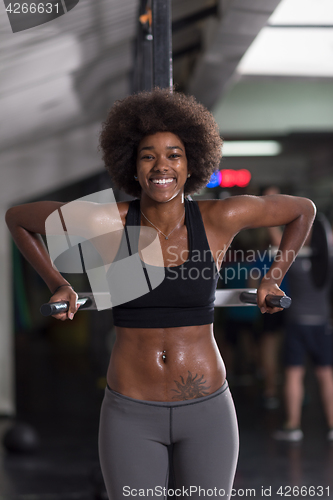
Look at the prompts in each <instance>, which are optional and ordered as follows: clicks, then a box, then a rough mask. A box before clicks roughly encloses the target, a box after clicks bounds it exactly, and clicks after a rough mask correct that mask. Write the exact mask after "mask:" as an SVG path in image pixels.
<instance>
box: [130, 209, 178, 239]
mask: <svg viewBox="0 0 333 500" xmlns="http://www.w3.org/2000/svg"><path fill="white" fill-rule="evenodd" d="M140 212H141V215H143V216H144V218H145V219H146V220H147V221H148V222H149V224H151V225H152V226H154V228H155V229H157V231H158V232H159V233H161V234H163V236H164V238H165V239H166V240H168V239H169V236H170V234H171V233H173V232H174V230H175V229H176V228H177V226H178V224H179V223H180V221H181V220H182V218H183V217H184V215H185V208H184V213H183V215H182V216H181V218H180V219H179V221H178V222H177V224H176V225H175V227H174V228H173V230H172V231H170V233H169V234H164V233H162V231H161V230H160V229H158V227H156V226H155V224H153V223H152V222H151V221H150V220H149V219H148V217H146V216H145V214H144V213H143V212H142V210H140Z"/></svg>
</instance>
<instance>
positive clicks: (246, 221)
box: [215, 195, 316, 312]
mask: <svg viewBox="0 0 333 500" xmlns="http://www.w3.org/2000/svg"><path fill="white" fill-rule="evenodd" d="M224 202H225V207H224V210H223V212H224V213H223V218H224V220H221V219H220V222H219V225H220V230H223V229H224V230H225V229H227V232H230V234H233V236H234V235H235V234H237V233H238V232H239V231H241V230H242V229H247V228H258V227H270V226H285V228H284V231H283V235H282V239H281V243H280V246H279V250H278V253H277V255H276V257H275V259H274V262H273V263H272V265H271V267H270V269H269V271H268V272H267V274H266V275H265V276H264V278H263V279H262V281H261V284H260V286H259V288H258V306H259V307H260V310H261V312H276V311H278V310H279V309H278V308H270V307H267V305H266V303H265V297H266V295H268V294H275V295H283V292H282V291H281V290H280V288H279V285H280V284H281V282H282V280H283V278H284V276H285V274H286V272H287V271H288V269H289V267H290V266H291V264H292V263H293V261H294V259H295V257H296V255H297V253H298V252H299V250H300V248H301V247H302V245H303V243H304V241H305V239H306V237H307V235H308V233H309V231H310V229H311V226H312V223H313V220H314V218H315V215H316V208H315V205H314V204H313V202H312V201H311V200H309V199H307V198H300V197H295V196H287V195H270V196H260V197H257V196H235V197H232V198H228V199H227V200H224ZM216 212H217V208H215V220H217V213H216ZM221 215H222V214H220V216H221ZM222 226H223V229H222Z"/></svg>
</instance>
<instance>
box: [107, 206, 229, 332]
mask: <svg viewBox="0 0 333 500" xmlns="http://www.w3.org/2000/svg"><path fill="white" fill-rule="evenodd" d="M140 221H141V213H140V200H133V201H132V202H130V206H129V210H128V213H127V216H126V225H125V231H124V235H123V241H122V244H123V245H128V247H129V248H130V247H131V248H130V254H134V252H137V242H136V244H134V245H133V244H132V245H131V246H130V245H129V240H128V234H127V230H126V228H127V227H128V226H140ZM185 224H186V226H187V231H188V236H189V256H188V259H187V260H186V261H185V262H183V263H182V264H181V265H180V266H172V267H171V266H169V267H165V268H161V270H162V271H163V269H164V272H165V277H164V279H163V281H162V282H161V283H160V284H159V285H158V286H156V287H154V285H152V284H151V283H150V282H149V275H150V272H149V270H150V269H149V268H150V266H149V265H148V264H144V263H142V265H143V268H146V269H143V270H144V273H141V274H142V276H144V277H145V279H146V280H147V283H145V286H146V291H147V293H145V291H144V287H143V288H142V290H143V294H142V295H141V296H140V297H138V298H135V299H134V300H130V301H128V302H125V303H122V304H120V305H116V306H114V307H113V318H114V324H115V326H121V327H129V328H171V327H181V326H195V325H206V324H210V323H212V322H213V318H214V301H215V290H216V285H217V280H218V277H219V274H218V271H217V268H216V264H215V262H214V259H213V256H212V253H211V251H210V248H209V245H208V241H207V237H206V232H205V228H204V225H203V221H202V217H201V213H200V210H199V207H198V204H197V203H196V202H195V201H189V200H187V199H185ZM126 240H127V241H126ZM122 244H121V245H122ZM155 269H156V268H155ZM107 279H108V281H109V287H110V292H111V301H112V281H113V280H112V273H110V274H107ZM138 279H139V278H138ZM140 279H141V278H140ZM134 280H135V276H132V283H134ZM113 286H114V285H113Z"/></svg>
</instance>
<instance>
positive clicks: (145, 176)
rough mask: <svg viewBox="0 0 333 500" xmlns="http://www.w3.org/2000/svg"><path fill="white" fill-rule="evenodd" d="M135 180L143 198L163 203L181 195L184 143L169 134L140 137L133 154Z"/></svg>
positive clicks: (185, 160)
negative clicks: (136, 149)
mask: <svg viewBox="0 0 333 500" xmlns="http://www.w3.org/2000/svg"><path fill="white" fill-rule="evenodd" d="M136 167H137V177H138V182H139V183H140V186H141V188H142V192H141V198H143V197H144V196H145V195H147V196H149V197H150V198H152V199H153V200H155V201H159V202H162V203H163V202H167V201H170V200H172V199H173V198H175V197H176V196H177V195H182V194H183V192H184V184H185V182H186V180H187V174H188V170H187V158H186V152H185V146H184V143H183V142H182V141H181V140H180V138H179V137H178V136H177V135H175V134H173V133H172V132H157V133H156V134H154V135H147V136H146V137H144V138H143V139H142V140H141V142H140V144H139V146H138V153H137V161H136Z"/></svg>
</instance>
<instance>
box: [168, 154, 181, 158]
mask: <svg viewBox="0 0 333 500" xmlns="http://www.w3.org/2000/svg"><path fill="white" fill-rule="evenodd" d="M170 158H180V155H179V154H177V153H174V154H172V155H170Z"/></svg>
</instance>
